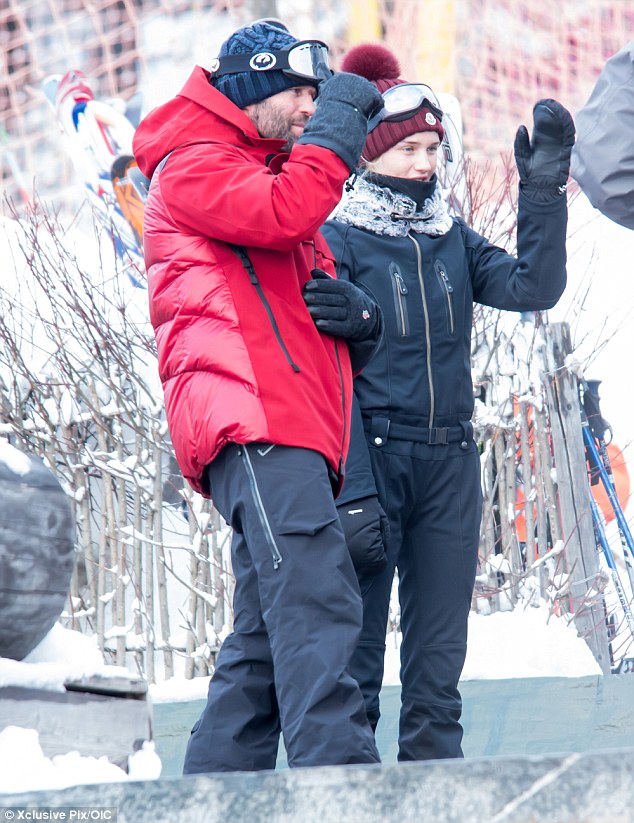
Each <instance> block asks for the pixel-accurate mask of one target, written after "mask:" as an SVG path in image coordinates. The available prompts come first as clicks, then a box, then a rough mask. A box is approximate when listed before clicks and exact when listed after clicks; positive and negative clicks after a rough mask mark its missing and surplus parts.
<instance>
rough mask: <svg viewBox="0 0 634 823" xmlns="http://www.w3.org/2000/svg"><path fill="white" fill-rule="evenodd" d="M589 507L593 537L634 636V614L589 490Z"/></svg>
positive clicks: (595, 502)
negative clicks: (603, 558) (600, 550)
mask: <svg viewBox="0 0 634 823" xmlns="http://www.w3.org/2000/svg"><path fill="white" fill-rule="evenodd" d="M590 507H591V510H592V523H593V525H594V534H595V538H596V540H597V543H598V544H599V546H600V547H601V549H602V551H603V556H604V557H605V562H606V563H607V564H608V568H609V569H610V575H611V577H612V582H613V584H614V588H615V589H616V593H617V595H618V598H619V602H620V604H621V609H622V610H623V614H624V615H625V620H626V621H627V626H628V628H629V630H630V634H631V635H632V637H633V638H634V614H632V609H631V608H630V604H629V602H628V600H627V598H626V596H625V590H624V589H623V583H622V582H621V578H620V576H619V571H618V568H617V565H616V561H615V560H614V554H613V553H612V549H611V548H610V544H609V542H608V539H607V536H606V534H605V529H604V528H603V523H602V522H601V514H600V512H599V506H598V505H597V501H596V500H595V499H594V497H593V496H592V492H590Z"/></svg>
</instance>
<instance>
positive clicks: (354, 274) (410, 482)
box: [324, 175, 567, 760]
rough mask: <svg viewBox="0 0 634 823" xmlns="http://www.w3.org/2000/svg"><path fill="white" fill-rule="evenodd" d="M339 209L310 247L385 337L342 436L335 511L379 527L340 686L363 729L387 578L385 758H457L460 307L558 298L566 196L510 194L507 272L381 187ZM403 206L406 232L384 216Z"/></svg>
mask: <svg viewBox="0 0 634 823" xmlns="http://www.w3.org/2000/svg"><path fill="white" fill-rule="evenodd" d="M386 192H387V196H388V201H387V202H389V203H390V204H391V205H390V206H389V208H388V210H387V211H386V199H385V198H386ZM392 195H393V196H394V200H393V201H391V200H390V198H391V197H392ZM347 198H348V199H347V203H348V204H349V205H350V204H351V205H352V208H348V209H347V210H346V208H345V207H344V203H345V202H346V201H342V204H341V205H340V207H339V209H338V210H337V212H335V215H334V218H335V219H333V220H330V221H329V222H328V223H327V224H326V226H325V228H324V235H325V236H326V239H327V241H328V244H329V245H330V248H331V250H332V252H333V254H334V256H335V258H336V261H337V266H338V274H339V277H344V278H348V279H350V280H352V281H353V282H354V283H356V284H357V285H359V286H361V287H362V288H363V289H366V290H367V291H368V292H369V293H370V294H371V295H372V296H373V297H374V299H375V300H376V301H377V302H378V303H379V305H380V306H381V308H382V310H383V315H384V321H385V333H384V337H383V341H382V343H381V345H380V347H379V349H378V351H377V353H376V354H375V356H374V358H373V360H372V361H371V362H370V363H369V365H368V366H366V368H365V369H364V371H363V373H362V374H361V375H360V376H359V377H357V378H356V379H355V384H354V386H355V396H356V400H357V401H358V404H359V407H360V410H361V416H360V417H359V416H358V415H357V417H356V418H353V419H356V421H357V422H359V421H360V420H361V419H362V421H363V425H362V427H361V425H357V427H356V429H355V426H354V423H353V432H352V444H351V449H350V455H349V457H348V462H347V465H346V468H347V472H346V480H345V483H344V489H343V493H342V496H341V497H340V499H339V500H338V501H337V502H338V505H341V504H343V503H346V502H349V501H354V500H359V499H361V498H366V497H368V496H371V495H373V494H376V493H377V492H378V497H379V501H380V503H381V506H382V507H383V509H384V510H385V512H386V513H387V516H388V519H389V525H390V539H389V541H388V549H387V554H388V563H387V566H386V567H385V568H384V570H383V571H381V572H379V573H378V574H376V573H374V574H373V573H369V574H366V573H364V572H363V570H362V569H360V568H357V574H358V577H359V583H360V586H361V590H362V595H363V603H364V626H363V632H362V635H361V639H360V642H359V645H358V647H357V650H356V653H355V655H354V657H353V661H352V669H351V673H352V674H353V676H354V677H355V678H356V679H357V680H358V681H359V684H360V686H361V689H362V691H363V695H364V699H365V703H366V710H367V712H368V718H369V720H370V722H371V724H372V725H373V727H376V724H377V722H378V719H379V716H380V712H379V691H380V688H381V683H382V679H383V665H384V654H385V637H386V627H387V620H388V609H389V600H390V592H391V586H392V580H393V577H394V569H395V567H396V568H398V573H399V599H400V607H401V628H402V647H401V682H402V705H401V716H400V731H399V755H398V758H399V760H426V759H436V758H446V757H461V756H462V748H461V741H462V727H461V725H460V722H459V720H460V714H461V698H460V693H459V691H458V681H459V678H460V674H461V671H462V668H463V665H464V660H465V655H466V642H467V622H468V615H469V609H470V604H471V597H472V592H473V584H474V579H475V572H476V565H477V556H478V538H479V527H480V519H481V509H482V494H481V487H480V464H479V455H478V452H477V449H476V445H475V443H474V440H473V429H472V426H471V423H470V418H471V415H472V412H473V407H474V400H473V387H472V380H471V369H470V340H471V327H472V315H473V303H474V301H476V302H478V303H482V304H484V305H488V306H493V307H495V308H498V309H506V310H510V311H531V310H533V311H537V310H542V309H548V308H550V307H552V306H553V305H554V304H555V303H556V302H557V300H558V299H559V297H560V296H561V294H562V292H563V290H564V288H565V284H566V250H565V236H566V225H567V207H566V197H565V194H564V195H562V196H561V197H559V198H558V199H557V200H556V201H555V202H553V203H552V204H549V205H546V206H544V205H539V206H536V205H534V204H532V203H531V202H530V201H529V200H528V199H527V198H526V197H525V196H524V195H523V194H522V193H521V192H520V196H519V212H518V232H517V248H518V256H517V258H515V257H513V256H512V255H510V254H508V253H507V252H506V251H504V250H503V249H501V248H499V247H496V246H493V245H492V244H490V243H489V242H488V241H487V240H486V239H485V238H484V237H482V236H480V235H479V234H477V233H476V232H474V231H472V230H471V229H470V228H468V227H467V225H466V224H465V223H464V222H463V221H462V220H459V219H455V218H454V219H450V218H449V217H448V216H446V220H447V221H448V223H449V228H448V230H446V231H445V233H443V234H440V235H439V236H430V235H429V234H426V233H424V231H425V230H424V229H422V230H421V226H422V225H423V224H424V221H421V220H420V219H419V220H416V217H415V214H416V206H415V204H414V201H413V200H410V199H409V198H407V197H406V196H405V195H402V194H398V193H395V192H393V191H392V190H391V188H390V186H389V180H387V179H386V178H381V177H380V176H377V175H372V176H371V177H370V178H368V180H364V179H363V178H361V179H360V180H358V181H357V182H356V184H355V186H354V188H353V190H352V191H351V192H349V193H348V195H347ZM355 199H356V204H355ZM408 200H409V202H407V201H408ZM403 204H405V205H406V209H405V211H406V213H407V214H409V215H410V217H411V216H412V215H414V219H411V220H409V219H408V218H407V217H403V218H401V217H400V216H399V210H400V209H402V206H403ZM342 207H343V210H342ZM360 215H361V216H360ZM399 221H400V222H399ZM395 225H401V226H403V227H404V228H403V229H402V230H401V236H392V235H391V234H390V232H393V231H394V226H395ZM382 232H387V233H382ZM368 454H369V459H368Z"/></svg>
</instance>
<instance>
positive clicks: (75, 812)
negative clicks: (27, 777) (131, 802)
mask: <svg viewBox="0 0 634 823" xmlns="http://www.w3.org/2000/svg"><path fill="white" fill-rule="evenodd" d="M5 820H9V821H12V823H13V821H16V820H66V821H68V820H72V821H79V820H85V821H92V820H96V821H107V823H117V809H116V808H115V807H111V806H109V807H105V806H100V807H92V808H90V807H86V806H83V807H81V808H73V807H71V806H64V807H55V808H53V807H49V808H43V807H39V808H35V807H29V806H11V807H10V808H9V807H6V806H5V807H4V808H3V807H0V823H2V821H5Z"/></svg>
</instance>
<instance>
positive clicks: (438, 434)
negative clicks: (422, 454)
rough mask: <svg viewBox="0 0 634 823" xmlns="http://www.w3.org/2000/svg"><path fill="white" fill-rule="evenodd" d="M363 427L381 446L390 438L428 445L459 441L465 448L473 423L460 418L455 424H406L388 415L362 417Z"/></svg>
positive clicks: (373, 442)
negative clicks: (430, 425)
mask: <svg viewBox="0 0 634 823" xmlns="http://www.w3.org/2000/svg"><path fill="white" fill-rule="evenodd" d="M363 427H364V429H365V431H366V433H367V434H368V435H369V437H370V441H371V443H372V444H373V445H375V446H383V445H385V443H387V441H388V440H389V439H390V438H393V439H394V440H410V441H412V442H414V443H427V444H428V445H430V446H448V445H449V444H450V443H459V444H460V447H461V448H463V449H466V448H467V447H468V446H469V442H470V441H471V440H473V425H472V424H471V421H470V420H461V421H460V422H459V424H458V425H457V426H439V427H434V428H431V429H430V428H425V427H424V426H407V425H405V424H403V423H394V422H393V421H392V420H390V418H389V417H376V416H375V417H370V418H367V417H364V419H363Z"/></svg>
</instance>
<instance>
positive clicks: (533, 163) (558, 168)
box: [514, 99, 575, 204]
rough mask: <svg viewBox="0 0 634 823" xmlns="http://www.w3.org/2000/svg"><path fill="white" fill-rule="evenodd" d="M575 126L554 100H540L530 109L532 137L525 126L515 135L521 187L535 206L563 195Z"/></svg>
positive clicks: (568, 113)
mask: <svg viewBox="0 0 634 823" xmlns="http://www.w3.org/2000/svg"><path fill="white" fill-rule="evenodd" d="M574 142H575V124H574V122H573V120H572V117H571V116H570V112H569V111H568V110H567V109H565V108H564V107H563V106H562V105H561V103H558V102H557V101H556V100H550V99H547V100H540V101H539V102H538V103H536V104H535V107H534V108H533V136H532V139H530V140H529V137H528V131H527V129H526V126H520V127H519V129H518V130H517V134H516V135H515V145H514V150H515V162H516V164H517V170H518V172H519V176H520V187H521V190H522V191H523V192H524V194H525V195H526V196H527V197H528V198H529V199H530V200H532V201H533V202H535V203H541V204H543V203H549V202H552V201H553V200H556V199H557V198H558V197H561V196H562V195H565V192H566V183H567V181H568V175H569V172H570V153H571V151H572V147H573V145H574Z"/></svg>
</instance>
